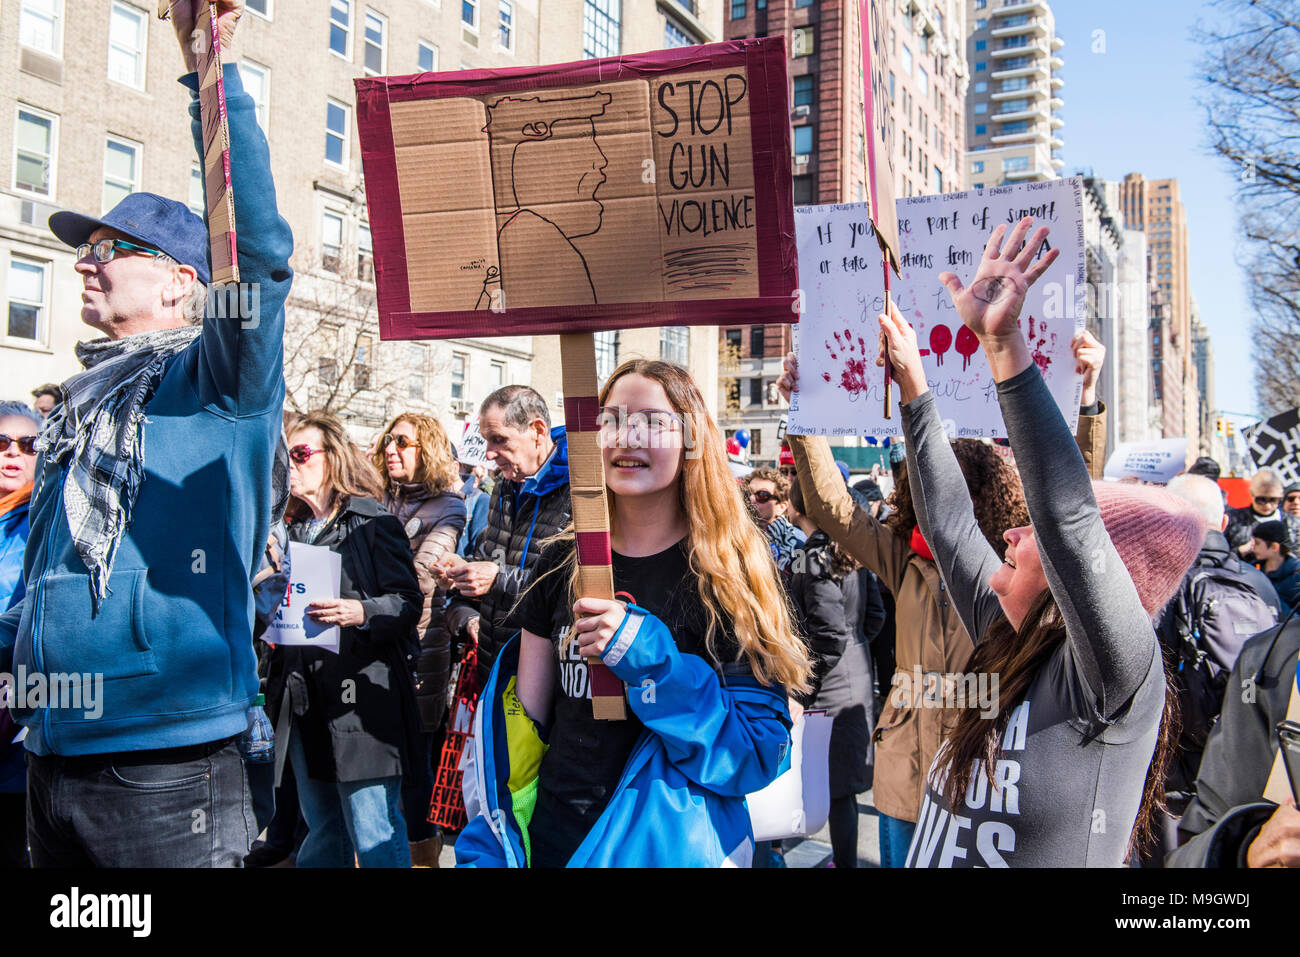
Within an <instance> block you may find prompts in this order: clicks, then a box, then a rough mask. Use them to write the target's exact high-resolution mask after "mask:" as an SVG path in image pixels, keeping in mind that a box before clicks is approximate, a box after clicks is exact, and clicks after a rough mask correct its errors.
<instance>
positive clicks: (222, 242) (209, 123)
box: [158, 0, 239, 285]
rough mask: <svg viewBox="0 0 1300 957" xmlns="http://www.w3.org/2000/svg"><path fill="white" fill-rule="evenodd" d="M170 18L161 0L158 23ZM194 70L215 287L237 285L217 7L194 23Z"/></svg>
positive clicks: (167, 3)
mask: <svg viewBox="0 0 1300 957" xmlns="http://www.w3.org/2000/svg"><path fill="white" fill-rule="evenodd" d="M169 16H171V0H160V2H159V4H158V19H160V20H166V19H167V18H168V17H169ZM192 39H193V41H194V42H195V46H194V50H195V69H196V72H197V73H198V77H199V125H200V126H201V127H202V129H203V197H204V205H205V206H206V207H207V214H208V249H209V255H210V259H211V262H212V283H213V285H220V284H222V283H230V282H239V257H238V254H237V251H236V243H235V195H234V193H233V192H232V191H231V189H230V120H229V117H228V116H227V115H226V80H225V74H224V73H223V68H222V62H221V35H220V32H219V31H218V29H217V5H216V4H215V3H205V4H203V9H202V10H201V11H200V12H199V13H198V15H197V16H196V17H195V23H194V36H193V38H192Z"/></svg>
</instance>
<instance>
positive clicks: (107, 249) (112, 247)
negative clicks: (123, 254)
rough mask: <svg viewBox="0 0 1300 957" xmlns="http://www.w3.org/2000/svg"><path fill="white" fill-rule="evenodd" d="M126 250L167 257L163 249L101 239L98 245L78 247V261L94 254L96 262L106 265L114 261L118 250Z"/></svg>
mask: <svg viewBox="0 0 1300 957" xmlns="http://www.w3.org/2000/svg"><path fill="white" fill-rule="evenodd" d="M119 249H124V250H126V251H127V252H132V253H146V254H148V255H150V256H165V255H167V254H166V253H164V252H163V251H162V250H161V249H151V248H150V247H148V246H138V245H136V244H135V243H129V242H127V241H126V240H125V239H101V240H100V241H99V242H97V243H82V244H81V245H80V246H78V247H77V261H78V262H80V261H81V260H83V259H85V258H86V257H87V256H89V255H90V254H91V253H92V252H93V253H94V254H95V262H97V263H106V262H109V261H111V260H112V258H113V256H114V255H116V253H117V250H119Z"/></svg>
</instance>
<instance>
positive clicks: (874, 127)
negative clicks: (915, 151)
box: [858, 0, 899, 271]
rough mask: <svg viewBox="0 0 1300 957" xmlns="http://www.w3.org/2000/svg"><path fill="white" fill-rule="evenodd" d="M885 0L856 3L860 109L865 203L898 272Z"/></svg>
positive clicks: (863, 0)
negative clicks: (863, 122) (863, 125)
mask: <svg viewBox="0 0 1300 957" xmlns="http://www.w3.org/2000/svg"><path fill="white" fill-rule="evenodd" d="M886 17H887V14H886V11H885V0H859V3H858V24H859V40H860V41H861V43H862V85H863V91H862V92H863V98H862V99H863V106H864V108H865V112H866V129H867V132H866V143H865V145H866V149H867V202H868V204H869V207H870V209H869V213H870V218H871V222H872V223H873V224H874V225H875V227H876V230H877V233H876V238H877V240H878V241H879V243H880V247H881V249H883V250H885V251H886V252H887V254H888V255H889V258H890V260H891V262H892V265H893V267H894V269H895V271H897V269H898V256H899V238H898V210H897V207H896V206H895V203H894V175H895V174H894V124H893V123H891V122H890V116H889V73H890V70H889V42H888V34H889V25H888V23H887V22H886Z"/></svg>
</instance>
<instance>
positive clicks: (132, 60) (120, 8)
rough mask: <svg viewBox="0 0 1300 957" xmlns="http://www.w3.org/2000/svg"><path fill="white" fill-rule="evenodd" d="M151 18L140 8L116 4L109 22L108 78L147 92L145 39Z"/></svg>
mask: <svg viewBox="0 0 1300 957" xmlns="http://www.w3.org/2000/svg"><path fill="white" fill-rule="evenodd" d="M148 28H149V15H148V14H146V13H145V12H144V11H143V10H141V9H139V8H138V7H133V6H131V5H130V4H127V3H118V2H114V4H113V12H112V14H111V15H110V18H109V21H108V78H109V79H110V80H116V81H117V82H118V83H125V84H126V85H127V86H133V87H135V88H136V89H137V90H143V89H144V53H145V38H146V37H147V36H148Z"/></svg>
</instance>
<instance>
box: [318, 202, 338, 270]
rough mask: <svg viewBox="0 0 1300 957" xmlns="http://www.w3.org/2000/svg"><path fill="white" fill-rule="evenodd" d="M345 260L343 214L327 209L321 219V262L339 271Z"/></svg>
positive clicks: (324, 266)
mask: <svg viewBox="0 0 1300 957" xmlns="http://www.w3.org/2000/svg"><path fill="white" fill-rule="evenodd" d="M342 262H343V214H342V213H336V212H333V211H331V210H328V209H327V210H326V211H325V212H324V213H322V214H321V220H320V264H321V268H322V269H326V270H328V271H330V272H338V271H339V266H340V265H341V264H342Z"/></svg>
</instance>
